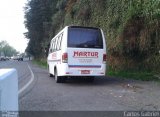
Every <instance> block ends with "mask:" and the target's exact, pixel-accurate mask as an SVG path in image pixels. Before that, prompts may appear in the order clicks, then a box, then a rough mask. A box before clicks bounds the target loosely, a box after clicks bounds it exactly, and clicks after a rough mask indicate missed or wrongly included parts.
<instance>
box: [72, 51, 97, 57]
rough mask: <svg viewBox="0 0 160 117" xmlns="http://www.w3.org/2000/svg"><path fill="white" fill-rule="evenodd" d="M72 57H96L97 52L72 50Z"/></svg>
mask: <svg viewBox="0 0 160 117" xmlns="http://www.w3.org/2000/svg"><path fill="white" fill-rule="evenodd" d="M73 57H86V58H88V57H93V58H95V57H96V58H98V52H79V51H74V54H73Z"/></svg>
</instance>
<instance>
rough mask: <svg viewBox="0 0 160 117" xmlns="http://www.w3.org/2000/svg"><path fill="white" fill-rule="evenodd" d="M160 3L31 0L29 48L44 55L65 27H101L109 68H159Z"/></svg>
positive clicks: (141, 0) (144, 0)
mask: <svg viewBox="0 0 160 117" xmlns="http://www.w3.org/2000/svg"><path fill="white" fill-rule="evenodd" d="M159 6H160V1H159V0H30V1H29V2H28V4H26V7H25V18H26V21H25V26H26V28H27V29H28V32H26V33H25V36H26V37H27V38H28V39H30V41H29V45H28V47H27V49H26V51H27V52H28V53H30V54H31V55H33V56H34V57H35V58H36V59H40V58H45V57H46V54H45V48H46V47H48V46H47V45H48V44H49V42H50V40H51V39H52V37H54V35H55V34H56V33H57V32H58V31H59V30H61V29H62V28H63V27H64V26H66V25H81V26H93V27H100V28H102V29H103V31H104V33H105V37H106V43H107V52H108V64H109V67H110V69H113V70H142V71H143V70H148V71H160V7H159Z"/></svg>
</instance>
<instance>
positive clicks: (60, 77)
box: [54, 70, 66, 83]
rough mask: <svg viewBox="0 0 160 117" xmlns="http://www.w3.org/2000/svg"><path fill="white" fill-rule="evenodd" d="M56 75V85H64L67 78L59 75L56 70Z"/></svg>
mask: <svg viewBox="0 0 160 117" xmlns="http://www.w3.org/2000/svg"><path fill="white" fill-rule="evenodd" d="M54 74H55V75H54V77H55V81H56V83H64V82H65V81H66V79H65V77H63V76H58V75H57V71H56V70H55V72H54Z"/></svg>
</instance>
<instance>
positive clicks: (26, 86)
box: [18, 63, 34, 94]
mask: <svg viewBox="0 0 160 117" xmlns="http://www.w3.org/2000/svg"><path fill="white" fill-rule="evenodd" d="M27 66H28V68H29V70H30V72H31V79H30V80H29V82H28V83H27V84H26V85H24V86H23V87H22V88H21V89H20V90H19V91H18V94H21V93H22V92H23V91H24V90H25V89H27V88H28V87H29V85H30V84H31V83H32V82H33V80H34V74H33V71H32V70H31V67H30V66H29V65H28V63H27Z"/></svg>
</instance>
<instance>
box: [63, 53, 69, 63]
mask: <svg viewBox="0 0 160 117" xmlns="http://www.w3.org/2000/svg"><path fill="white" fill-rule="evenodd" d="M62 62H63V63H67V62H68V54H67V53H63V55H62Z"/></svg>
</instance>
